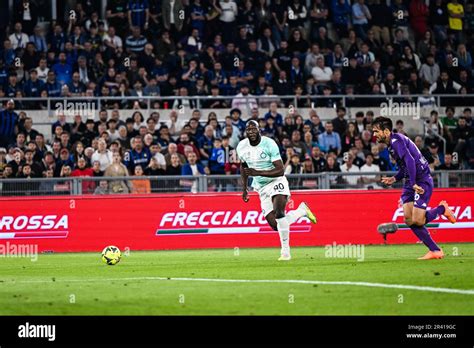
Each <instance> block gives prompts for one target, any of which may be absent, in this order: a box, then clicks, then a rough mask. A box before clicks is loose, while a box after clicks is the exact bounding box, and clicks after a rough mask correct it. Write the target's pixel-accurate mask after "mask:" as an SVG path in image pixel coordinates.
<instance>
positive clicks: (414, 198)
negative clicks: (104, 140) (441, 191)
mask: <svg viewBox="0 0 474 348" xmlns="http://www.w3.org/2000/svg"><path fill="white" fill-rule="evenodd" d="M417 184H418V186H421V187H422V188H423V189H424V190H425V193H423V194H422V195H419V194H418V193H416V192H415V190H413V187H410V186H409V185H407V184H405V185H404V186H403V190H402V203H403V204H405V203H408V202H414V203H413V204H414V206H415V207H417V208H420V209H426V207H427V206H428V204H429V202H430V198H431V195H432V194H433V186H434V185H433V179H432V178H431V177H430V178H429V179H427V180H426V181H423V182H419V183H417Z"/></svg>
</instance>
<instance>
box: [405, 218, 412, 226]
mask: <svg viewBox="0 0 474 348" xmlns="http://www.w3.org/2000/svg"><path fill="white" fill-rule="evenodd" d="M405 224H407V226H411V225H413V220H412V218H411V216H405Z"/></svg>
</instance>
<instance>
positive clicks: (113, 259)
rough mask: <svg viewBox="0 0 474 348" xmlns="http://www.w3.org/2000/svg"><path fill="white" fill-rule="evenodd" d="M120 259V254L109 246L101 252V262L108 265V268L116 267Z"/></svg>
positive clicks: (116, 249) (114, 247) (117, 249)
mask: <svg viewBox="0 0 474 348" xmlns="http://www.w3.org/2000/svg"><path fill="white" fill-rule="evenodd" d="M121 258H122V253H121V252H120V249H119V248H117V247H116V246H113V245H109V246H108V247H105V249H104V250H103V251H102V261H104V263H106V264H108V265H109V266H113V265H116V264H117V263H119V261H120V259H121Z"/></svg>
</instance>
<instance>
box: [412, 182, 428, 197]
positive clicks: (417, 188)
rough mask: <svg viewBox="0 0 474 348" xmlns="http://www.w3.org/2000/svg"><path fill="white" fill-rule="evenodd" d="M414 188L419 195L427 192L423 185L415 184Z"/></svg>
mask: <svg viewBox="0 0 474 348" xmlns="http://www.w3.org/2000/svg"><path fill="white" fill-rule="evenodd" d="M413 190H415V192H416V193H418V194H419V195H422V194H423V193H425V190H424V189H423V187H421V186H418V185H417V184H415V185H413Z"/></svg>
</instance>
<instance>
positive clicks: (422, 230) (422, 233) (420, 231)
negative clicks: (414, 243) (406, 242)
mask: <svg viewBox="0 0 474 348" xmlns="http://www.w3.org/2000/svg"><path fill="white" fill-rule="evenodd" d="M410 228H411V230H412V231H413V233H415V234H416V236H417V237H418V238H419V239H420V240H421V241H422V242H423V244H424V245H426V246H427V247H428V249H430V250H431V251H437V250H441V249H440V248H439V246H438V245H437V244H436V243H435V242H434V240H433V239H432V238H431V236H430V233H429V232H428V230H427V229H426V227H425V226H415V225H412V226H410Z"/></svg>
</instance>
